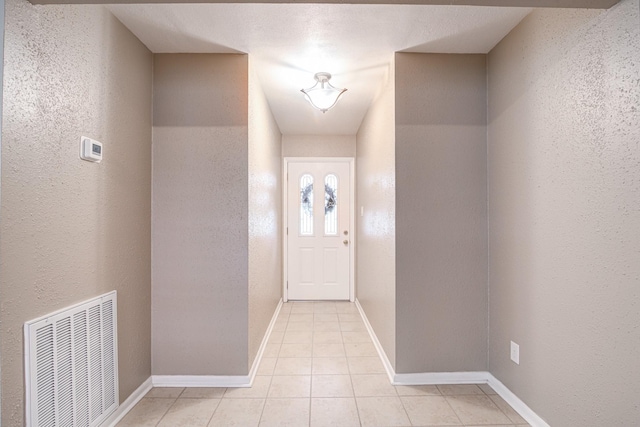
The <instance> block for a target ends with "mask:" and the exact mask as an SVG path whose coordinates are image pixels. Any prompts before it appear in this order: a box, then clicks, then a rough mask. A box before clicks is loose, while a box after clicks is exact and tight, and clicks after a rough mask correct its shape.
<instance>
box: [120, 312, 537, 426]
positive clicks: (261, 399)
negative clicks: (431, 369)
mask: <svg viewBox="0 0 640 427" xmlns="http://www.w3.org/2000/svg"><path fill="white" fill-rule="evenodd" d="M258 425H259V426H293V427H303V426H312V427H320V426H339V427H349V426H363V427H367V426H444V425H457V426H461V425H463V426H481V425H482V426H521V425H522V426H526V425H528V424H527V423H526V422H525V420H524V419H522V418H521V417H520V416H519V415H518V414H517V413H516V412H515V411H514V410H513V409H512V408H511V407H510V406H509V404H507V403H506V402H505V401H504V400H502V399H501V398H500V397H499V396H498V395H497V394H495V392H494V391H493V390H492V389H491V388H490V387H489V386H487V385H479V386H478V385H473V384H470V385H438V386H435V385H434V386H392V385H391V384H390V383H389V379H388V377H387V375H386V374H385V371H384V368H383V366H382V363H381V362H380V359H379V358H378V355H377V353H376V350H375V347H374V346H373V343H372V342H371V338H370V337H369V334H368V333H367V331H366V329H365V326H364V323H363V322H362V319H361V318H360V315H359V314H358V310H357V308H356V307H355V305H354V304H352V303H348V302H294V303H287V304H284V305H283V307H282V310H281V312H280V315H279V317H278V319H277V322H276V324H275V327H274V330H273V333H272V334H271V337H270V339H269V343H268V344H267V347H266V350H265V354H264V357H263V359H262V363H261V364H260V367H259V369H258V373H257V376H256V378H255V381H254V384H253V387H251V388H154V389H152V390H151V391H150V392H149V393H148V394H147V395H146V396H145V397H144V398H143V399H142V400H141V401H140V402H139V403H138V404H137V405H136V406H135V407H134V408H133V409H132V410H131V411H130V412H129V413H128V414H127V415H126V416H125V417H124V418H123V420H122V421H121V422H120V423H119V424H118V426H119V427H125V426H171V427H180V426H190V427H191V426H193V427H198V426H202V427H204V426H242V427H249V426H258Z"/></svg>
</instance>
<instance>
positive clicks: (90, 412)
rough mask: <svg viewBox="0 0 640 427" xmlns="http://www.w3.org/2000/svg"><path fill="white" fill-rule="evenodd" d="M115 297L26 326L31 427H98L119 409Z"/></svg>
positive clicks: (45, 317)
mask: <svg viewBox="0 0 640 427" xmlns="http://www.w3.org/2000/svg"><path fill="white" fill-rule="evenodd" d="M116 326H117V322H116V292H115V291H113V292H109V293H107V294H104V295H102V296H100V297H97V298H94V299H91V300H89V301H85V302H83V303H80V304H78V305H75V306H73V307H69V308H66V309H64V310H61V311H57V312H55V313H51V314H50V315H48V316H44V317H41V318H39V319H36V320H32V321H30V322H27V323H25V325H24V335H25V372H26V381H25V384H26V420H27V427H29V426H32V427H93V426H98V425H100V423H101V422H102V421H104V419H105V418H106V417H107V416H109V415H110V414H111V413H112V412H113V411H114V410H115V409H116V408H117V407H118V404H119V402H118V356H117V355H118V349H117V336H116V333H117V327H116Z"/></svg>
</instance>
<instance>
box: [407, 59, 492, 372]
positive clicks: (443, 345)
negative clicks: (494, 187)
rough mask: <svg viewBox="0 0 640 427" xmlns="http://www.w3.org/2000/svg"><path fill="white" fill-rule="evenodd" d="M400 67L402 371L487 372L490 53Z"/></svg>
mask: <svg viewBox="0 0 640 427" xmlns="http://www.w3.org/2000/svg"><path fill="white" fill-rule="evenodd" d="M395 62H396V144H395V147H396V157H395V158H396V272H397V276H396V305H397V308H396V312H397V315H396V322H397V323H396V330H397V341H396V372H399V373H402V372H405V373H410V372H452V371H454V372H455V371H476V370H486V369H487V185H486V173H487V168H486V166H487V151H486V105H487V95H486V89H487V86H486V72H485V70H486V60H485V55H441V54H419V53H398V54H396V59H395Z"/></svg>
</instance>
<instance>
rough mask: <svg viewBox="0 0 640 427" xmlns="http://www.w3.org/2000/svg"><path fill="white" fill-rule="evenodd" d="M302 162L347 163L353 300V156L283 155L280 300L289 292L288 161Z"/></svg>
mask: <svg viewBox="0 0 640 427" xmlns="http://www.w3.org/2000/svg"><path fill="white" fill-rule="evenodd" d="M303 162H317V163H322V162H344V163H349V176H350V181H351V182H350V184H351V185H350V186H351V188H350V189H349V191H351V203H350V204H349V229H350V231H349V233H350V235H351V237H350V241H351V244H350V245H349V301H351V302H354V301H355V298H356V294H355V282H356V279H355V271H356V269H355V264H356V256H355V255H356V251H355V246H356V240H357V239H356V227H355V224H356V183H355V177H356V174H355V172H356V171H355V158H353V157H285V158H284V162H283V172H282V177H283V179H282V269H283V271H282V278H283V281H282V300H283V301H284V302H287V301H288V300H289V295H288V294H289V292H288V289H287V282H288V280H289V269H288V267H289V265H288V264H289V247H288V246H289V242H288V240H289V239H287V227H288V224H289V218H288V202H289V200H288V197H289V196H288V194H287V193H288V192H287V183H288V181H289V180H288V176H287V171H288V170H289V163H303Z"/></svg>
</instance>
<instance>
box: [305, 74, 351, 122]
mask: <svg viewBox="0 0 640 427" xmlns="http://www.w3.org/2000/svg"><path fill="white" fill-rule="evenodd" d="M314 78H315V79H316V84H315V85H313V86H312V87H310V88H309V89H301V90H300V92H302V93H304V96H305V98H307V101H309V102H310V103H311V105H313V106H314V107H315V108H317V109H318V110H320V111H322V112H323V113H326V112H327V111H328V110H330V109H331V108H332V107H333V106H334V105H336V102H338V99H339V98H340V96H342V94H343V93H345V92H346V91H347V90H346V89H338V88H336V87H333V86H332V85H331V83H329V79H331V74H329V73H316V75H315V76H314Z"/></svg>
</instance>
